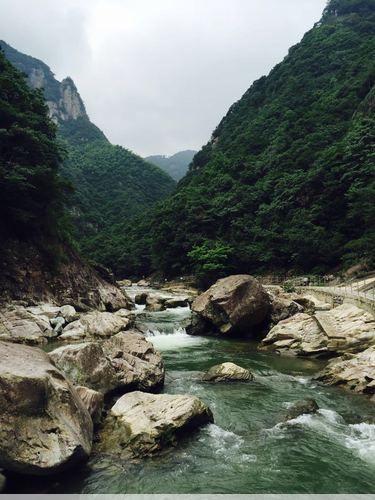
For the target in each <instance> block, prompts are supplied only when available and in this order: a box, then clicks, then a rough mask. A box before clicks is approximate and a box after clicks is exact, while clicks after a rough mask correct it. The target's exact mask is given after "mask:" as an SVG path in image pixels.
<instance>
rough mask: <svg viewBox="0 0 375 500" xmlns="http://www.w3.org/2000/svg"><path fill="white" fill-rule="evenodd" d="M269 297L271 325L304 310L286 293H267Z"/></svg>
mask: <svg viewBox="0 0 375 500" xmlns="http://www.w3.org/2000/svg"><path fill="white" fill-rule="evenodd" d="M269 295H270V298H271V323H272V324H273V325H276V324H277V323H278V322H279V321H282V320H284V319H287V318H290V317H291V316H294V315H295V314H298V313H300V312H303V310H304V309H303V307H302V306H301V305H300V304H298V303H297V302H295V301H294V300H293V299H292V298H291V297H290V296H289V295H288V294H286V293H277V294H276V293H272V292H269Z"/></svg>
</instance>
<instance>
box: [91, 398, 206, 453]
mask: <svg viewBox="0 0 375 500" xmlns="http://www.w3.org/2000/svg"><path fill="white" fill-rule="evenodd" d="M208 422H213V416H212V413H211V411H210V409H209V408H208V407H207V406H206V405H205V404H204V403H203V402H202V401H201V400H200V399H198V398H197V397H195V396H188V395H170V394H159V395H153V394H147V393H142V392H131V393H129V394H126V395H125V396H122V397H121V398H120V399H119V400H118V401H117V402H116V404H115V405H114V406H113V407H112V408H111V410H110V412H109V414H108V416H107V418H106V420H105V422H104V426H103V430H102V432H101V433H100V441H99V449H100V451H103V452H106V453H111V454H115V455H121V456H124V457H141V456H146V455H153V454H155V453H158V452H159V451H161V450H162V449H163V448H165V447H167V446H170V445H174V444H175V443H176V442H177V440H178V437H179V436H180V434H181V433H182V432H183V431H188V430H191V429H195V428H197V427H199V426H201V425H203V424H206V423H208Z"/></svg>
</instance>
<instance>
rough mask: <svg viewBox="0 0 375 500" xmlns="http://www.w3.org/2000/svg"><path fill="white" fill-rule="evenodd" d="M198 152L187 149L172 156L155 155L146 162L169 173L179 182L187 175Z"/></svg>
mask: <svg viewBox="0 0 375 500" xmlns="http://www.w3.org/2000/svg"><path fill="white" fill-rule="evenodd" d="M195 154H196V151H192V150H191V149H187V150H185V151H179V152H178V153H175V154H174V155H172V156H163V155H153V156H147V158H145V160H146V161H148V162H150V163H153V164H154V165H156V166H158V167H160V168H161V169H162V170H164V172H167V174H169V175H170V176H171V177H172V179H174V180H175V181H179V180H180V179H182V178H183V177H184V175H186V172H187V171H188V168H189V165H190V163H191V162H192V160H193V158H194V155H195Z"/></svg>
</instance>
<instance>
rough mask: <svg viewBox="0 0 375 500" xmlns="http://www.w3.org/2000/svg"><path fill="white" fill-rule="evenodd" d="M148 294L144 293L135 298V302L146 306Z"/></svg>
mask: <svg viewBox="0 0 375 500" xmlns="http://www.w3.org/2000/svg"><path fill="white" fill-rule="evenodd" d="M147 297H148V293H146V292H142V293H138V294H137V295H136V296H135V299H134V302H135V303H136V304H140V305H145V304H146V301H147Z"/></svg>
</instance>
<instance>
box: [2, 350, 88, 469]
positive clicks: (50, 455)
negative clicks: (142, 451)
mask: <svg viewBox="0 0 375 500" xmlns="http://www.w3.org/2000/svg"><path fill="white" fill-rule="evenodd" d="M0 407H1V412H0V467H3V468H4V469H6V470H9V471H15V472H19V473H23V474H34V475H45V474H51V473H55V472H59V471H61V470H63V469H65V468H68V467H72V466H74V465H76V464H77V463H79V462H82V461H84V460H86V459H87V458H88V456H89V454H90V451H91V444H92V432H93V424H92V420H91V417H90V415H89V413H88V411H87V410H86V408H85V407H84V405H83V403H82V401H81V399H80V397H79V396H78V394H77V392H76V391H75V389H74V387H73V386H72V385H71V384H70V382H69V381H68V380H67V379H66V378H65V377H64V375H63V374H62V373H61V372H60V371H59V370H58V369H57V368H56V367H55V366H54V365H53V364H52V363H51V361H50V359H49V357H48V355H47V354H46V353H44V352H43V351H41V350H40V349H37V348H33V347H29V346H24V345H18V344H12V343H8V342H0Z"/></svg>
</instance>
